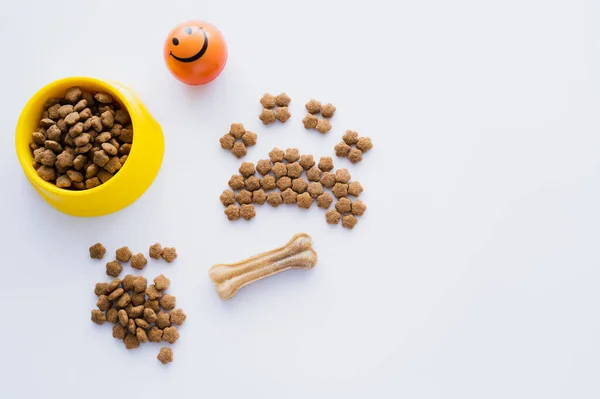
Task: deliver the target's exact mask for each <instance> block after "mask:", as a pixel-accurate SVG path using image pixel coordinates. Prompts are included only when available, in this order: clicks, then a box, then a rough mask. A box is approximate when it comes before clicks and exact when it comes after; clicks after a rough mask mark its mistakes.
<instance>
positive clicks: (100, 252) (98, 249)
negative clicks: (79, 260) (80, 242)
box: [90, 243, 106, 259]
mask: <svg viewBox="0 0 600 399" xmlns="http://www.w3.org/2000/svg"><path fill="white" fill-rule="evenodd" d="M104 254H106V248H104V246H103V245H102V244H100V243H96V244H94V245H92V246H91V247H90V258H92V259H102V258H104Z"/></svg>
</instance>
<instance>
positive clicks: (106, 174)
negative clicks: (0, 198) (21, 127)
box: [30, 87, 133, 190]
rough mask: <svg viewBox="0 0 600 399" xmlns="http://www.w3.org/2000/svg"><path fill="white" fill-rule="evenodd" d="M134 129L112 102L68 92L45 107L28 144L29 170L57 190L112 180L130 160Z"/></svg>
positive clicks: (75, 89) (81, 92) (73, 89)
mask: <svg viewBox="0 0 600 399" xmlns="http://www.w3.org/2000/svg"><path fill="white" fill-rule="evenodd" d="M132 142H133V126H132V124H131V119H130V117H129V113H128V112H127V110H126V109H125V108H124V107H122V106H121V105H120V104H119V103H117V101H115V100H114V99H113V98H112V96H110V95H109V94H107V93H102V92H88V91H84V90H82V89H81V88H79V87H71V88H69V89H68V90H67V91H66V93H65V95H64V97H63V98H51V99H49V100H48V101H46V103H45V105H44V110H43V112H42V117H41V120H40V122H39V127H38V129H37V130H36V131H35V132H33V133H32V141H31V143H30V147H31V150H32V152H33V167H34V168H35V170H36V171H37V173H38V176H39V177H41V178H42V179H43V180H45V181H47V182H49V183H53V184H55V185H56V186H57V187H60V188H64V189H71V190H85V189H91V188H94V187H97V186H99V185H101V184H103V183H106V182H107V181H108V180H110V179H111V178H112V177H113V176H114V175H115V173H117V172H118V171H119V170H120V169H121V167H122V166H123V164H124V163H125V161H126V160H127V157H128V156H129V152H130V151H131V145H132Z"/></svg>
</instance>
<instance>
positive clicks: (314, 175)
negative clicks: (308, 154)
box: [306, 166, 321, 181]
mask: <svg viewBox="0 0 600 399" xmlns="http://www.w3.org/2000/svg"><path fill="white" fill-rule="evenodd" d="M306 177H307V178H308V180H309V181H319V180H321V169H320V168H318V167H317V166H313V167H312V168H310V169H309V170H307V171H306Z"/></svg>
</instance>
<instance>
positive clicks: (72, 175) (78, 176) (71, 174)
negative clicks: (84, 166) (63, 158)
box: [67, 169, 83, 183]
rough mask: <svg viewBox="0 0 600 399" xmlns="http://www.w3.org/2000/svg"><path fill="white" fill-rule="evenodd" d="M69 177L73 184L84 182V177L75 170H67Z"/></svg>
mask: <svg viewBox="0 0 600 399" xmlns="http://www.w3.org/2000/svg"><path fill="white" fill-rule="evenodd" d="M67 176H69V179H71V181H72V182H76V183H81V182H83V175H82V174H81V173H80V172H77V171H76V170H74V169H69V170H67Z"/></svg>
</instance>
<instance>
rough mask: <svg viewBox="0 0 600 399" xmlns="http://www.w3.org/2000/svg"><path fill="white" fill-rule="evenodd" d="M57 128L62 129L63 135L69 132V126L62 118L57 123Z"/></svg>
mask: <svg viewBox="0 0 600 399" xmlns="http://www.w3.org/2000/svg"><path fill="white" fill-rule="evenodd" d="M56 126H57V127H58V128H59V129H60V131H61V133H66V132H67V130H68V128H69V127H68V126H67V122H65V119H64V118H60V119H59V120H58V121H57V122H56Z"/></svg>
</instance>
